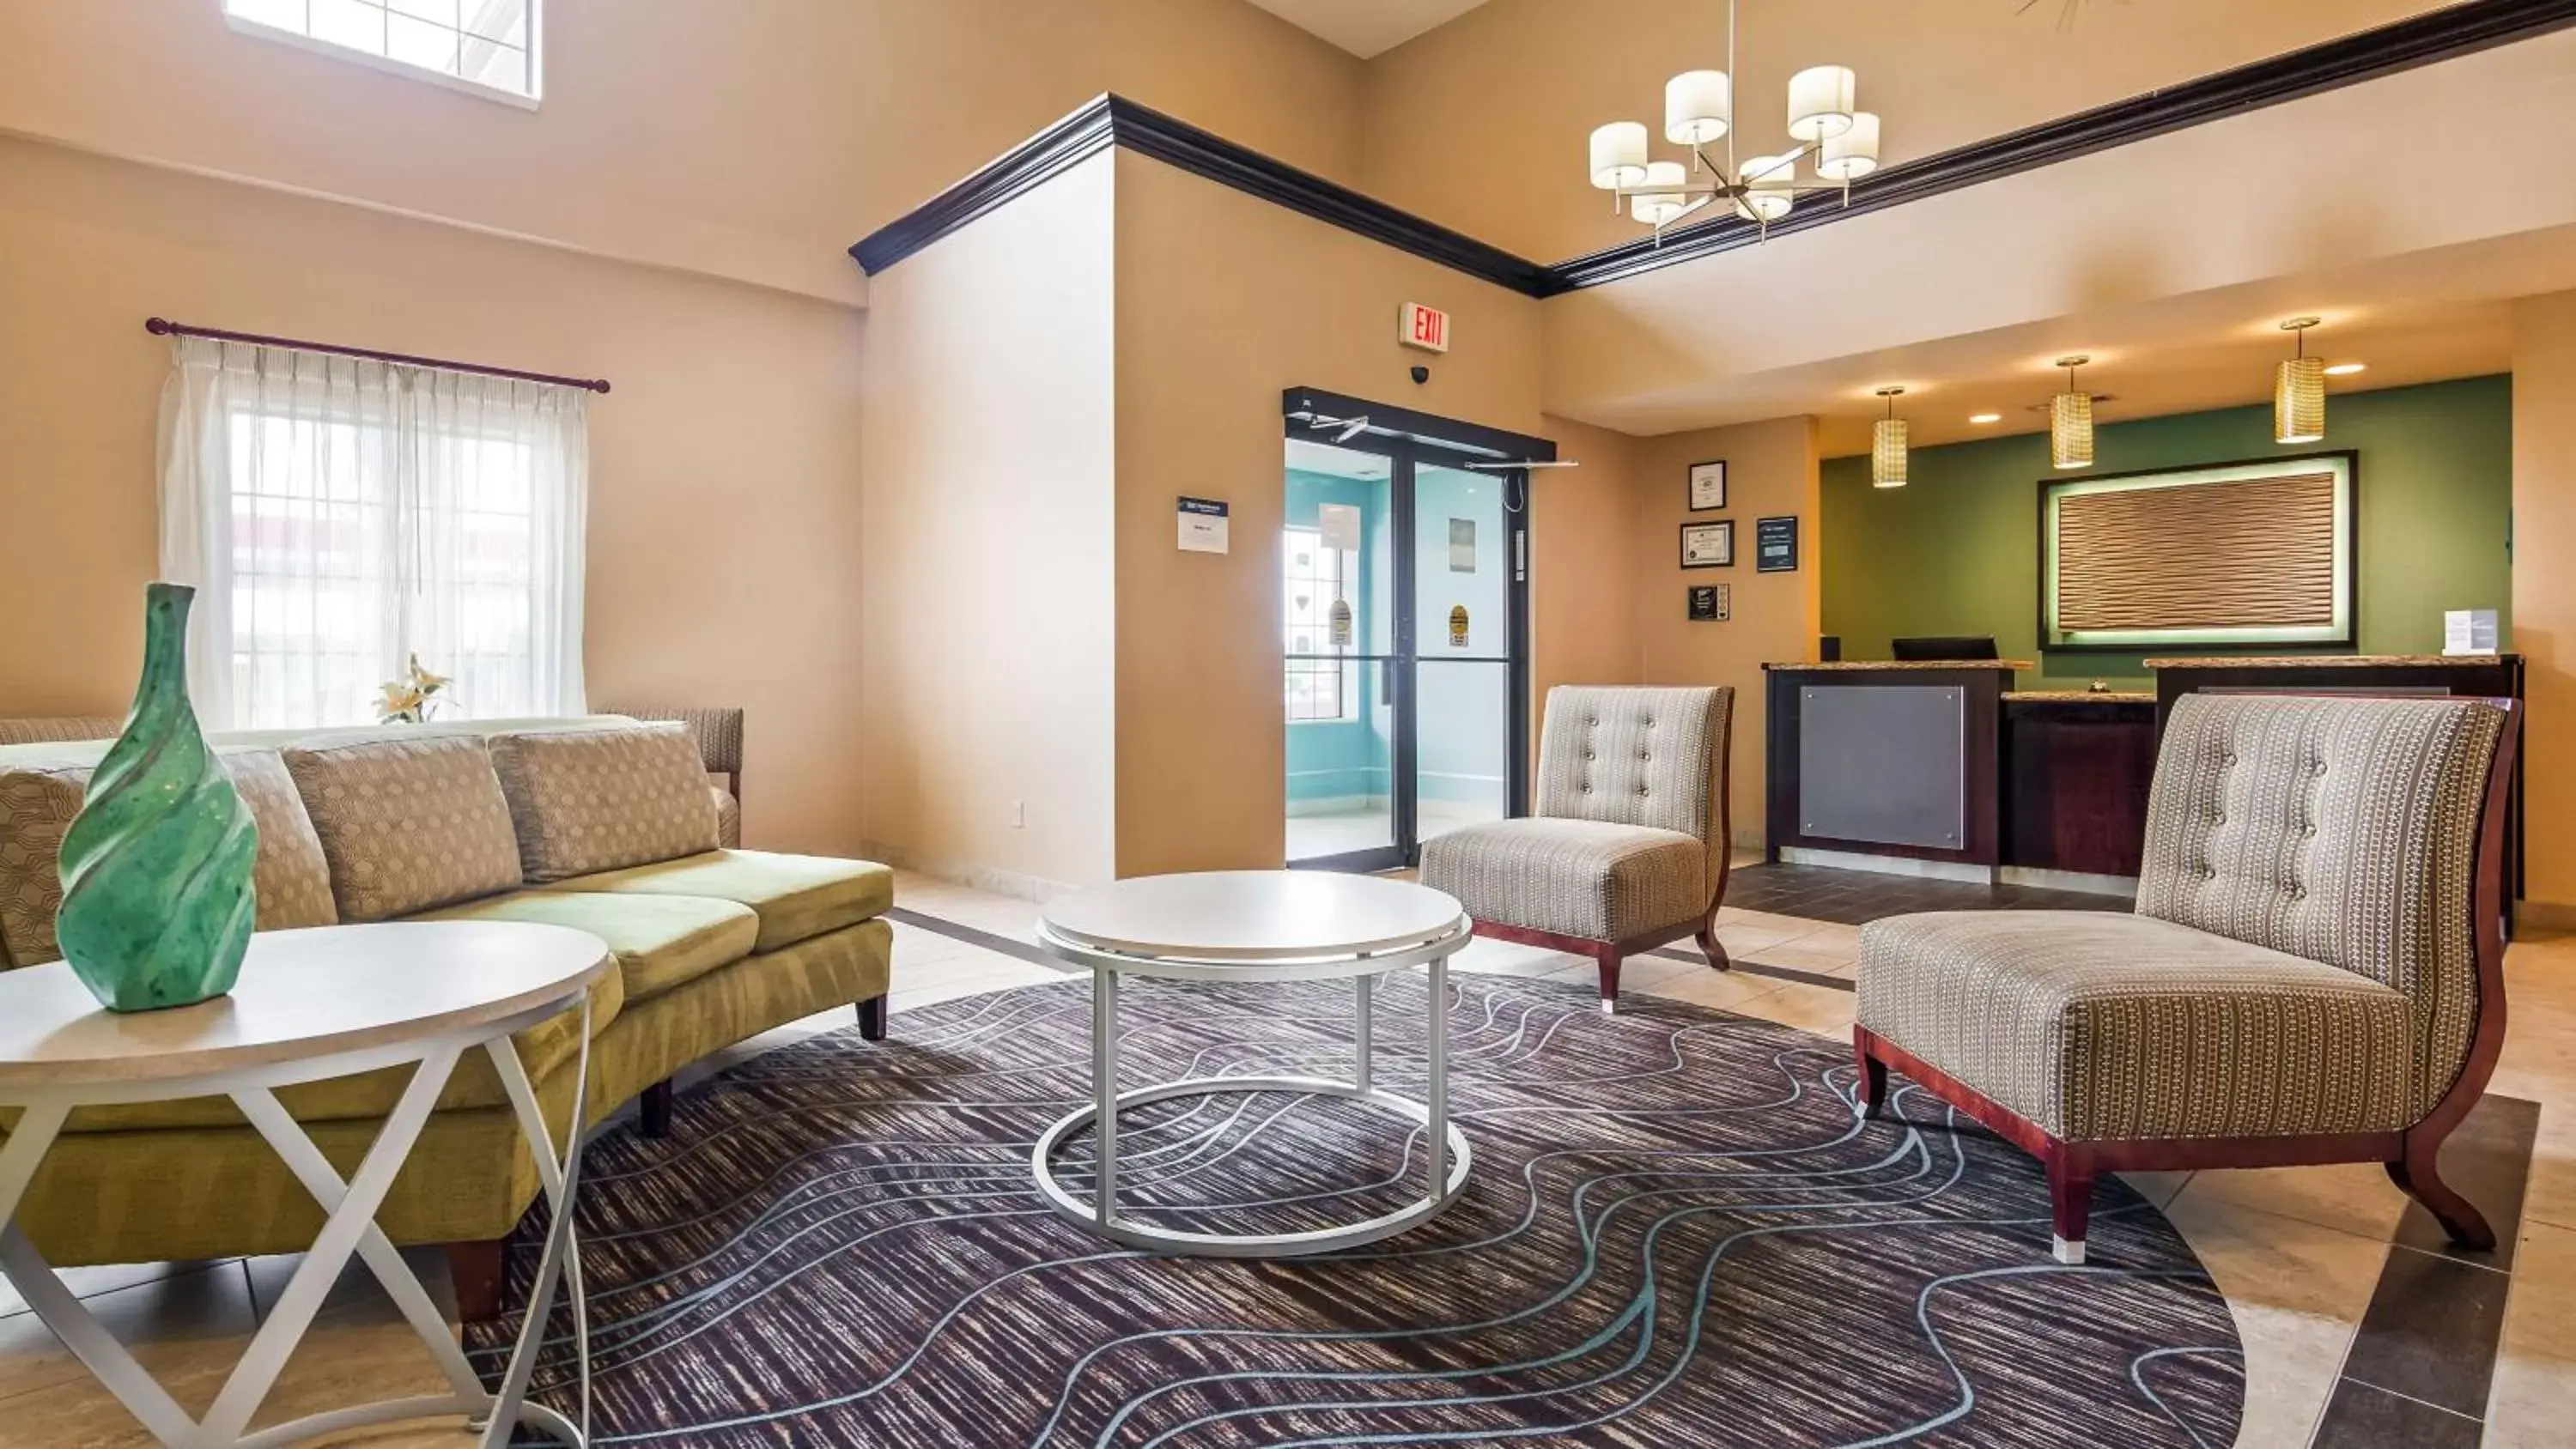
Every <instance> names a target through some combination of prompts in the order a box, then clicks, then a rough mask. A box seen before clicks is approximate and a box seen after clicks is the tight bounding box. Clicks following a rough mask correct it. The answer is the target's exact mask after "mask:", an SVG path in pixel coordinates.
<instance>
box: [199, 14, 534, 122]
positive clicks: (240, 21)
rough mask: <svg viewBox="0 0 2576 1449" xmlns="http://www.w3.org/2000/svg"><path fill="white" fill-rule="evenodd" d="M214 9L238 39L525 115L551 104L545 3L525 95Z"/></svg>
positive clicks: (530, 22)
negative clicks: (461, 95) (338, 62)
mask: <svg viewBox="0 0 2576 1449" xmlns="http://www.w3.org/2000/svg"><path fill="white" fill-rule="evenodd" d="M212 3H213V4H214V7H215V13H216V14H218V15H221V16H222V17H223V20H224V28H225V29H227V30H230V31H232V32H233V33H234V34H235V35H246V36H249V37H251V38H252V39H254V40H266V41H273V42H275V43H276V44H279V45H285V46H291V47H293V48H294V49H297V50H301V51H306V52H308V53H310V54H313V55H321V56H328V57H330V58H331V59H333V60H344V61H348V62H349V63H351V64H353V65H360V66H364V67H366V68H367V69H369V70H373V71H381V72H383V73H385V74H386V75H396V76H402V77H404V78H406V79H409V80H417V81H427V82H429V83H430V84H431V85H434V86H443V87H445V88H446V89H448V90H451V91H460V92H463V93H464V94H466V95H469V96H480V97H481V98H483V99H484V100H487V101H499V102H501V103H502V104H504V105H509V106H516V107H517V108H518V109H520V110H523V111H535V110H537V109H539V108H540V106H541V105H542V103H543V102H544V100H545V90H546V43H545V29H546V26H545V19H546V8H547V7H546V3H545V0H528V89H527V92H526V93H525V94H521V93H520V92H518V91H514V90H511V89H509V88H508V87H506V86H496V85H491V84H488V83H486V82H483V81H478V80H468V79H467V78H465V77H464V76H461V75H449V74H448V73H447V72H445V71H443V70H433V69H431V68H430V67H428V66H425V65H414V64H412V63H411V62H410V61H407V60H396V59H394V58H393V57H392V56H389V55H377V54H376V53H374V52H373V51H366V50H358V49H356V48H354V47H351V46H346V45H342V44H340V43H338V42H337V41H330V40H323V39H321V38H319V37H317V36H313V35H308V34H306V33H304V32H302V31H299V30H282V29H280V28H278V27H277V26H274V25H270V24H267V23H266V22H264V21H258V20H253V19H251V18H249V17H248V16H244V15H236V14H234V13H233V8H232V5H231V3H230V0H212ZM308 14H309V11H308Z"/></svg>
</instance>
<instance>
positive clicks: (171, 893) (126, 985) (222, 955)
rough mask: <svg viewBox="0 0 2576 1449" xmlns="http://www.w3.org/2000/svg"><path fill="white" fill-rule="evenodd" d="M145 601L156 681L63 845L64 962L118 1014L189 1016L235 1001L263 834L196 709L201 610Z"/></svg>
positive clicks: (168, 594)
mask: <svg viewBox="0 0 2576 1449" xmlns="http://www.w3.org/2000/svg"><path fill="white" fill-rule="evenodd" d="M196 596H197V591H196V590H194V589H192V588H189V587H187V586H186V585H184V584H154V585H152V586H151V587H150V588H148V589H146V590H145V591H144V595H143V680H142V682H141V683H140V684H138V685H136V686H135V690H134V710H133V713H132V714H130V715H128V716H127V718H126V721H125V733H123V734H121V735H119V736H117V739H116V743H115V744H114V745H112V746H110V747H109V748H108V751H107V757H106V758H105V759H103V760H101V761H100V762H99V765H98V768H97V769H96V770H94V771H92V772H91V774H90V780H89V794H88V797H87V798H86V799H85V800H84V801H83V803H82V805H81V812H80V814H79V815H78V816H77V817H75V818H74V819H73V821H72V823H71V828H70V829H68V830H66V831H65V832H64V833H63V850H62V869H63V904H62V910H61V912H60V913H59V914H58V915H57V917H56V919H55V923H54V934H55V936H56V938H57V939H58V940H59V941H60V942H61V944H62V952H63V958H64V959H65V960H66V961H68V962H70V963H71V968H72V971H73V973H74V974H76V975H78V976H79V977H80V979H81V984H83V985H85V986H87V987H88V988H89V989H90V993H91V994H92V995H94V996H96V997H97V998H98V999H99V1002H100V1004H101V1005H104V1006H105V1007H107V1009H108V1010H110V1011H152V1010H157V1009H159V1008H161V1007H166V1006H189V1005H193V1004H195V1003H197V1002H200V1001H205V1000H207V999H209V998H211V997H217V996H221V995H223V994H224V993H225V992H227V991H230V990H232V987H233V981H234V978H236V977H238V976H239V975H240V974H241V963H242V954H243V953H244V952H245V951H248V950H249V949H250V933H251V927H252V924H253V921H254V917H255V915H256V909H257V900H256V897H255V895H254V894H253V892H252V889H251V867H252V865H253V863H254V862H255V861H256V860H257V858H258V855H259V827H258V826H257V825H255V824H254V823H252V820H251V814H250V807H249V806H247V805H244V804H243V803H242V798H241V796H240V794H239V793H238V792H236V791H235V790H234V789H233V781H232V776H231V775H230V774H228V773H226V772H225V770H224V767H223V762H222V761H220V760H217V759H216V758H215V752H214V751H213V750H211V749H208V748H207V747H206V737H205V735H204V733H203V732H202V731H200V730H199V729H198V728H197V711H196V709H195V708H194V707H193V706H192V705H190V704H189V702H188V606H189V605H190V604H191V603H193V602H194V601H195V599H196Z"/></svg>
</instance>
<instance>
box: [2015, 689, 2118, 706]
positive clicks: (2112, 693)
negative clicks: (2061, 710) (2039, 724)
mask: <svg viewBox="0 0 2576 1449" xmlns="http://www.w3.org/2000/svg"><path fill="white" fill-rule="evenodd" d="M2155 702H2156V697H2155V696H2154V695H2152V694H2141V693H2137V692H2134V691H2131V690H2120V689H2114V690H2108V691H2102V690H2091V689H2008V690H2006V691H2004V703H2006V704H2153V703H2155Z"/></svg>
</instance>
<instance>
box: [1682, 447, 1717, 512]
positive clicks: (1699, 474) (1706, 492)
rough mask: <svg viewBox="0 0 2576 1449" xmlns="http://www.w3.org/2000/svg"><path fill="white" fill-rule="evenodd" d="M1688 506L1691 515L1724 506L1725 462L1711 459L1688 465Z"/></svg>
mask: <svg viewBox="0 0 2576 1449" xmlns="http://www.w3.org/2000/svg"><path fill="white" fill-rule="evenodd" d="M1690 506H1691V512H1693V513H1706V512H1708V511H1709V510H1710V509H1712V508H1724V507H1725V506H1726V460H1725V459H1724V458H1717V459H1713V460H1711V461H1709V462H1706V463H1693V464H1691V465H1690Z"/></svg>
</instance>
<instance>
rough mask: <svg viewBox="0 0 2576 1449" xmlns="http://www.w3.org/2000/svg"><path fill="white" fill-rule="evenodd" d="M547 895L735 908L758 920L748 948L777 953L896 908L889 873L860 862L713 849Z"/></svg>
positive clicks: (571, 883)
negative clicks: (680, 899)
mask: <svg viewBox="0 0 2576 1449" xmlns="http://www.w3.org/2000/svg"><path fill="white" fill-rule="evenodd" d="M547 889H549V890H559V891H585V892H608V893H612V894H618V895H628V894H633V895H671V896H709V897H713V898H714V899H716V900H720V901H738V902H740V903H741V904H743V905H745V906H748V907H750V908H751V909H752V910H753V911H754V912H756V913H757V914H758V915H759V917H760V939H759V942H758V944H756V945H755V946H754V947H753V949H754V950H756V951H775V950H778V949H779V948H780V947H782V946H792V945H794V944H796V943H797V942H799V941H804V940H809V939H811V938H813V937H815V936H819V935H822V934H823V933H824V932H826V931H837V930H839V929H841V928H842V927H843V926H848V925H853V924H856V923H857V922H860V921H865V920H870V919H873V918H874V917H877V916H881V915H883V914H885V911H886V908H887V907H888V906H891V905H893V904H894V872H893V871H891V870H888V869H886V868H885V867H884V866H881V865H877V864H875V863H873V862H870V861H864V860H838V859H833V858H830V857H826V856H818V855H773V854H770V853H769V852H767V851H761V850H711V851H708V852H706V853H705V854H703V855H693V856H690V857H688V858H687V859H685V860H666V861H662V862H659V863H658V864H654V865H639V866H636V867H634V868H633V869H630V870H618V871H609V872H607V873H605V874H601V875H586V876H582V877H579V878H578V879H574V880H568V881H563V882H561V883H559V884H557V885H553V886H549V887H547Z"/></svg>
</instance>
